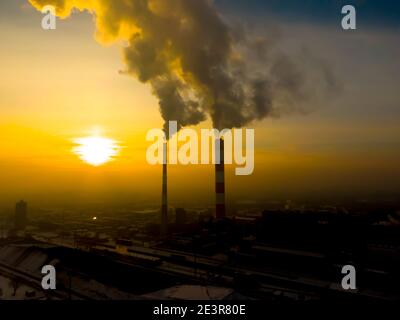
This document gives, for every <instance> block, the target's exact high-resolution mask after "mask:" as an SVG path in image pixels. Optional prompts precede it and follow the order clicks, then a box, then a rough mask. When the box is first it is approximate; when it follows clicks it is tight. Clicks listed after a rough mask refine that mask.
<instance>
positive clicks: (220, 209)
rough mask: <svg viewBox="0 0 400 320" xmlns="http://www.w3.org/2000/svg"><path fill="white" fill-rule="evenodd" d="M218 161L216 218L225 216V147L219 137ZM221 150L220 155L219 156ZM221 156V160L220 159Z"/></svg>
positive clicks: (216, 163)
mask: <svg viewBox="0 0 400 320" xmlns="http://www.w3.org/2000/svg"><path fill="white" fill-rule="evenodd" d="M215 151H216V154H215V156H216V162H215V196H216V202H215V213H216V218H217V219H221V218H224V217H225V168H224V167H225V154H224V151H225V147H224V140H223V139H222V138H221V139H219V150H218V140H216V141H215ZM218 152H219V157H218ZM218 158H219V161H218Z"/></svg>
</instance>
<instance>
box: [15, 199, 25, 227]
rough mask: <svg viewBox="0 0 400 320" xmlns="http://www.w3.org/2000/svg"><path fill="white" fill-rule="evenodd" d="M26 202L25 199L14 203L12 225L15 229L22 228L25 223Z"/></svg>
mask: <svg viewBox="0 0 400 320" xmlns="http://www.w3.org/2000/svg"><path fill="white" fill-rule="evenodd" d="M27 213H28V204H27V203H26V202H25V201H22V200H21V201H19V202H17V204H16V205H15V216H14V226H15V229H17V230H24V229H25V227H26V223H27Z"/></svg>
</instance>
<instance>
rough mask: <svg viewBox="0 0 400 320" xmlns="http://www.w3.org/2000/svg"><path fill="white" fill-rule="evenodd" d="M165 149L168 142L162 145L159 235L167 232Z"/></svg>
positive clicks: (166, 159) (163, 235)
mask: <svg viewBox="0 0 400 320" xmlns="http://www.w3.org/2000/svg"><path fill="white" fill-rule="evenodd" d="M167 151H168V142H164V145H163V176H162V204H161V236H162V237H165V236H166V235H167V232H168V197H167V195H168V193H167V190H168V188H167V186H168V185H167V183H168V180H167V162H168V157H167Z"/></svg>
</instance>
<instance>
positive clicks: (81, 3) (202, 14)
mask: <svg viewBox="0 0 400 320" xmlns="http://www.w3.org/2000/svg"><path fill="white" fill-rule="evenodd" d="M29 2H30V3H31V4H32V5H33V6H34V7H35V8H37V9H38V10H40V9H41V8H42V7H43V6H45V5H48V4H50V5H53V6H54V7H55V8H56V12H57V15H58V16H60V17H62V18H66V17H68V16H69V15H70V14H71V13H72V12H73V10H74V9H78V10H81V11H83V10H87V11H89V12H90V13H92V14H93V16H94V18H95V23H96V38H97V39H98V41H99V42H101V43H105V42H112V41H117V40H123V41H125V42H126V43H127V46H126V47H124V60H125V63H126V70H124V73H127V74H130V75H133V76H135V77H136V78H137V79H139V80H140V81H141V82H143V83H149V84H150V85H151V87H152V91H153V93H154V94H155V95H156V96H157V97H158V100H159V105H160V111H161V115H162V117H163V119H164V120H165V123H168V121H170V120H176V121H177V122H178V125H179V128H180V127H181V126H186V125H195V124H198V123H199V122H201V121H203V120H205V119H206V117H207V116H210V117H211V118H212V120H213V124H214V127H216V128H219V129H221V128H232V127H241V126H244V125H245V124H247V123H249V122H251V121H253V120H258V119H263V118H265V117H268V116H276V115H279V114H281V113H282V112H284V110H285V109H295V108H296V106H297V105H301V103H302V102H304V101H307V99H308V98H309V97H310V92H312V90H316V85H315V84H313V87H312V90H310V88H311V87H307V76H308V75H307V73H306V72H304V70H302V69H301V68H300V67H299V65H298V64H296V63H294V61H293V59H291V58H289V57H287V56H285V55H284V54H281V53H277V52H276V51H275V52H274V53H271V50H270V46H271V44H269V43H268V42H267V41H265V40H263V39H260V38H256V37H253V36H252V35H250V34H248V33H247V32H246V30H244V29H243V30H242V32H241V33H240V34H239V33H238V32H237V30H235V29H234V28H232V27H231V26H229V25H228V24H227V23H225V22H224V20H223V19H222V18H221V16H220V15H219V14H218V12H217V10H216V8H215V7H214V6H213V4H212V1H210V0H121V1H119V0H117V1H116V0H29ZM317 71H318V72H319V73H321V74H322V76H321V77H319V80H320V83H322V82H323V83H325V85H324V86H321V88H322V87H324V90H327V91H329V90H330V87H331V86H330V85H329V81H330V82H334V78H333V77H329V78H328V76H327V75H330V73H329V70H328V69H326V68H319V69H318V70H317ZM324 75H325V78H324Z"/></svg>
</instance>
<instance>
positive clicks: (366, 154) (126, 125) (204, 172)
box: [0, 1, 400, 206]
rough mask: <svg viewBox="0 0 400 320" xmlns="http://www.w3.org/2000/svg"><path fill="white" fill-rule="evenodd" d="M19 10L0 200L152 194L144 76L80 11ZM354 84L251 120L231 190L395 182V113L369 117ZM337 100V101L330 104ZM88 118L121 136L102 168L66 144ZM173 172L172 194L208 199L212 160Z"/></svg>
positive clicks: (359, 187)
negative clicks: (246, 155) (333, 95)
mask: <svg viewBox="0 0 400 320" xmlns="http://www.w3.org/2000/svg"><path fill="white" fill-rule="evenodd" d="M17 3H18V1H17ZM16 10H20V14H21V16H23V17H26V22H25V23H16V22H15V23H13V22H12V21H8V24H5V23H4V22H3V23H2V25H1V28H0V36H1V39H2V44H1V50H0V67H1V70H2V76H1V78H0V115H1V117H0V134H1V138H0V177H1V178H0V179H1V185H0V203H1V205H0V206H3V205H8V204H9V202H10V201H11V202H14V201H15V200H17V199H20V198H24V199H28V200H30V201H33V202H35V201H36V200H37V199H41V200H43V199H46V198H47V199H48V198H54V199H63V197H64V195H67V196H68V197H69V196H71V197H74V199H75V198H76V199H91V200H93V199H99V195H102V194H103V193H107V194H108V196H109V197H110V198H112V197H119V196H121V195H123V196H124V197H126V198H128V199H130V195H132V198H131V199H132V200H133V201H134V200H135V199H137V200H138V201H141V199H152V200H154V201H157V200H158V195H159V192H160V188H161V179H160V178H161V168H160V167H152V166H149V165H148V164H147V163H146V161H145V159H146V158H145V157H146V154H145V151H146V147H147V146H148V144H149V143H148V142H146V141H145V136H146V132H147V130H149V129H151V128H159V127H162V123H163V121H162V119H161V117H160V115H159V112H158V102H157V100H156V98H155V97H154V96H153V95H152V94H151V90H150V88H149V86H147V85H144V84H141V83H139V82H138V81H136V80H135V79H133V78H131V77H128V76H124V75H121V74H119V72H118V71H119V70H121V69H123V67H124V66H123V63H122V59H121V52H120V46H119V45H118V44H116V45H110V46H107V47H105V46H102V45H99V44H98V43H97V42H96V41H95V40H94V38H93V31H94V30H93V25H92V22H91V18H90V17H89V15H87V14H79V15H76V16H74V17H72V18H71V19H70V20H66V21H63V22H61V23H59V26H58V29H57V30H56V31H55V32H45V31H43V30H41V29H40V19H41V15H40V14H39V13H37V12H35V11H34V10H33V9H32V8H29V7H26V6H23V7H17V9H16ZM16 21H19V20H16ZM357 90H360V89H359V88H353V87H350V86H349V87H347V92H345V93H344V94H345V95H346V96H345V97H344V98H342V100H338V101H337V102H331V103H330V104H329V106H328V105H327V106H315V108H313V109H315V110H316V111H314V112H313V113H312V114H310V115H307V116H305V115H304V116H299V115H292V116H289V117H287V118H281V119H267V120H264V121H262V122H259V123H255V124H254V125H252V126H254V127H255V128H256V154H255V172H254V174H253V175H252V176H249V177H236V176H234V174H233V172H232V170H229V171H228V175H227V192H228V197H230V198H231V199H234V200H247V199H253V198H263V197H264V196H272V197H273V196H274V195H277V196H278V195H279V196H281V197H285V196H286V195H287V197H288V198H289V197H292V196H295V195H305V194H311V195H313V194H314V195H318V194H319V193H328V192H333V193H335V192H337V193H338V194H341V193H346V192H348V193H352V192H375V191H387V192H389V191H396V190H398V188H399V186H400V183H399V181H400V179H399V178H400V172H399V169H398V161H399V160H400V157H399V151H398V150H399V148H398V147H399V145H400V143H399V142H400V141H399V137H400V130H399V126H398V119H399V117H398V116H397V115H395V117H393V116H392V115H391V114H390V112H388V114H387V116H382V115H379V116H377V117H374V116H373V114H374V113H373V112H372V113H371V116H369V117H366V116H365V113H364V112H363V109H362V107H360V106H362V105H363V104H364V102H365V100H364V99H365V98H364V97H363V98H361V94H360V91H357ZM354 92H355V94H356V95H359V96H360V101H359V102H357V97H355V96H354V94H353V95H352V93H354ZM390 94H393V95H395V93H394V92H391V93H390ZM390 94H386V95H384V97H383V98H382V101H383V102H384V103H386V101H389V100H390V99H392V100H395V99H396V98H398V96H397V97H396V96H393V97H392V98H391V96H390ZM350 97H351V98H350ZM346 99H347V100H346ZM392 100H390V101H392ZM346 101H348V105H347V106H346V105H343V103H344V102H346ZM335 103H337V104H338V106H339V105H340V108H338V109H340V110H341V111H340V112H337V113H335V112H332V111H330V109H329V108H335ZM352 106H356V107H355V108H354V110H353V109H351V108H352ZM359 107H360V108H359ZM379 107H380V106H379V105H377V106H376V114H379V112H378V111H379ZM346 108H348V110H347V111H346ZM371 108H372V109H371ZM343 110H345V111H343ZM370 110H374V109H373V107H370ZM346 112H348V113H349V114H351V115H350V116H346ZM357 112H358V113H359V115H357ZM94 126H97V127H100V128H102V130H103V132H104V135H105V136H107V137H110V138H113V139H115V140H118V141H120V142H121V144H122V145H123V146H124V148H123V149H122V151H121V153H120V155H119V157H118V158H117V159H116V160H115V161H113V162H112V163H109V164H107V165H105V166H102V167H98V168H94V167H91V166H89V165H87V164H85V163H83V162H82V161H81V160H80V159H79V158H78V157H77V156H76V155H74V154H73V153H72V152H71V149H72V147H73V144H72V140H73V139H75V138H78V137H82V136H85V135H87V134H88V133H89V132H90V130H91V129H92V128H93V127H94ZM201 126H202V127H209V126H210V122H205V123H203V124H202V125H201ZM170 171H171V173H170V202H171V204H172V205H174V204H177V205H178V204H179V203H182V202H184V201H191V200H192V199H193V200H196V202H201V203H205V204H207V205H209V204H211V205H212V203H213V200H214V198H213V187H214V186H213V181H214V180H213V179H214V175H213V168H212V167H211V166H195V167H194V166H192V167H182V166H178V167H171V168H170ZM188 177H190V179H188ZM63 200H64V199H63Z"/></svg>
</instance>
